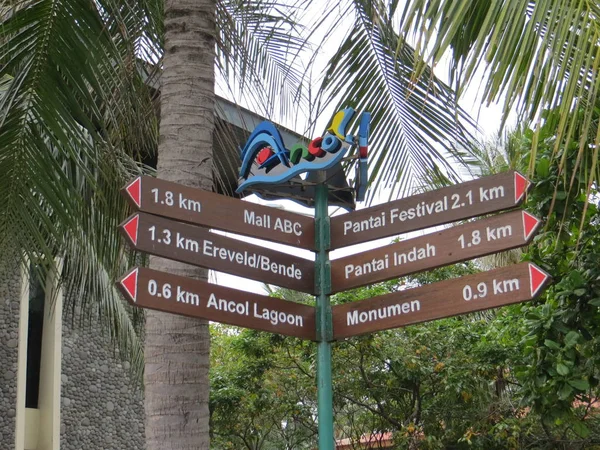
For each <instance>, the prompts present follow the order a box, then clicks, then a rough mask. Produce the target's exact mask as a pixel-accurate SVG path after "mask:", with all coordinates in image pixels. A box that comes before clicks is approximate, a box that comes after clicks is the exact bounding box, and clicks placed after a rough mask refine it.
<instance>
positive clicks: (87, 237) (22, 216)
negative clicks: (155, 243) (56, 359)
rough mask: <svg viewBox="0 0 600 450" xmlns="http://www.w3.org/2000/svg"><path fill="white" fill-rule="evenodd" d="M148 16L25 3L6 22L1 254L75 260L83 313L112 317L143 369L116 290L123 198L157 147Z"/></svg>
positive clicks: (2, 41)
mask: <svg viewBox="0 0 600 450" xmlns="http://www.w3.org/2000/svg"><path fill="white" fill-rule="evenodd" d="M146 14H147V12H146V11H145V10H141V9H133V8H130V7H128V4H127V3H126V2H119V1H116V0H115V1H113V0H105V1H104V0H102V1H97V2H73V1H70V0H37V1H36V0H21V1H17V2H14V6H13V8H12V9H11V10H10V11H9V12H8V13H5V14H3V15H2V16H1V17H0V30H1V32H0V33H1V34H0V55H1V57H0V59H1V60H2V61H3V65H2V66H0V80H2V82H1V83H0V173H2V175H3V176H2V177H1V179H0V229H2V233H1V234H0V258H2V257H3V255H4V250H5V249H7V248H12V249H18V251H19V252H21V254H22V256H23V257H24V258H28V259H30V260H40V259H41V260H44V261H46V267H44V268H45V269H46V270H51V269H56V268H55V267H52V265H53V264H54V263H53V261H55V259H56V258H59V259H62V260H64V261H65V265H64V270H63V271H62V273H61V275H62V282H63V283H64V284H65V285H66V286H69V287H70V288H74V287H79V288H80V289H77V290H74V291H73V294H75V295H77V299H76V300H77V302H78V304H79V305H80V306H82V307H83V309H82V313H84V314H87V313H89V311H91V310H93V309H96V310H98V309H103V310H104V314H105V316H104V317H105V319H106V320H107V322H111V323H113V324H114V325H115V326H116V327H115V329H114V330H112V331H111V336H112V337H113V338H115V339H117V340H118V341H119V342H120V343H121V344H123V349H124V350H125V351H124V352H123V353H124V354H123V356H124V357H127V358H129V359H131V360H132V362H134V363H135V362H136V361H138V360H139V357H140V355H141V347H140V344H139V341H138V340H137V338H136V337H135V333H134V328H135V320H133V318H132V316H131V315H130V314H129V313H128V312H127V311H126V308H124V307H123V305H120V306H119V304H118V303H119V302H122V301H120V300H118V296H117V295H116V293H115V292H114V288H113V287H112V285H111V284H112V281H114V280H115V279H116V278H117V277H118V276H119V275H121V274H122V270H123V263H122V256H121V255H119V253H118V252H119V246H120V241H119V237H118V235H117V230H116V225H117V224H118V222H119V220H121V219H122V217H124V215H125V204H124V201H123V200H122V199H121V197H120V195H119V192H118V191H119V188H120V187H121V186H122V185H123V184H124V182H125V181H126V180H127V179H129V178H130V176H131V175H132V174H134V173H140V172H141V171H142V167H141V166H140V165H139V164H138V163H137V162H136V159H135V158H134V157H133V155H140V154H144V153H147V152H149V151H151V150H152V149H153V148H155V147H156V141H157V125H156V120H155V119H154V109H153V107H152V99H151V97H150V94H149V91H148V89H147V88H146V87H145V85H144V83H143V80H141V78H140V76H139V73H138V72H137V68H136V54H135V52H136V45H137V44H135V42H141V41H142V40H145V41H146V42H148V39H149V38H148V37H147V36H150V35H151V33H150V32H149V31H148V22H149V20H148V19H147V17H145V16H146ZM132 42H133V44H132ZM140 45H141V44H140ZM145 45H146V44H145ZM86 308H88V309H86Z"/></svg>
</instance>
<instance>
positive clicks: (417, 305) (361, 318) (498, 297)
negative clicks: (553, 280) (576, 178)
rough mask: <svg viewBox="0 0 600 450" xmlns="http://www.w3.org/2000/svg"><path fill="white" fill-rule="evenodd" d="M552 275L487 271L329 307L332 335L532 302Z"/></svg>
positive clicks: (519, 269)
mask: <svg viewBox="0 0 600 450" xmlns="http://www.w3.org/2000/svg"><path fill="white" fill-rule="evenodd" d="M549 278H550V276H549V275H548V274H547V273H546V272H544V271H543V270H541V269H540V268H538V267H537V266H536V265H535V264H531V263H521V264H517V265H514V266H509V267H504V268H502V269H496V270H492V271H490V272H483V273H478V274H476V275H469V276H466V277H462V278H457V279H454V280H447V281H441V282H438V283H433V284H429V285H425V286H422V287H419V288H415V289H407V290H404V291H400V292H394V293H392V294H387V295H382V296H379V297H374V298H371V299H369V300H363V301H360V302H354V303H347V304H345V305H339V306H334V307H333V337H334V339H342V338H346V337H349V336H356V335H359V334H364V333H370V332H373V331H380V330H387V329H389V328H398V327H403V326H406V325H411V324H414V323H419V322H427V321H430V320H435V319H441V318H444V317H451V316H456V315H459V314H465V313H470V312H474V311H481V310H484V309H490V308H496V307H499V306H503V305H509V304H511V303H519V302H524V301H527V300H531V299H533V298H535V297H536V296H537V295H538V294H539V293H540V292H541V290H542V288H543V287H544V285H545V284H546V283H547V281H548V280H549Z"/></svg>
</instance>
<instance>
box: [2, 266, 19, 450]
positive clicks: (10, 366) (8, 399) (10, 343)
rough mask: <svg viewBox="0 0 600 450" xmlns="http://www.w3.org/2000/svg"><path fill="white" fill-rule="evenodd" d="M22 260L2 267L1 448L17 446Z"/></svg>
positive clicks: (4, 449) (11, 448)
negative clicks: (16, 416)
mask: <svg viewBox="0 0 600 450" xmlns="http://www.w3.org/2000/svg"><path fill="white" fill-rule="evenodd" d="M18 267H19V265H18V263H16V262H15V264H14V265H9V267H0V448H1V449H2V450H14V448H15V414H16V404H17V361H18V356H19V355H18V342H19V340H18V339H19V334H18V333H19V309H20V296H21V279H20V271H19V270H18Z"/></svg>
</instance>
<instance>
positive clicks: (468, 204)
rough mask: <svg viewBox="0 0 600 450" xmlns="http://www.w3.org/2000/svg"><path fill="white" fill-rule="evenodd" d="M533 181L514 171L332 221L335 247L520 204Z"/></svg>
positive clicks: (346, 215)
mask: <svg viewBox="0 0 600 450" xmlns="http://www.w3.org/2000/svg"><path fill="white" fill-rule="evenodd" d="M529 186H530V182H529V180H527V178H525V177H524V176H523V175H521V174H520V173H518V172H515V171H510V172H505V173H501V174H498V175H491V176H488V177H483V178H479V179H477V180H473V181H469V182H466V183H461V184H456V185H454V186H449V187H446V188H442V189H438V190H435V191H431V192H426V193H424V194H419V195H414V196H411V197H408V198H404V199H401V200H395V201H392V202H388V203H384V204H382V205H376V206H373V207H371V208H365V209H361V210H358V211H354V212H351V213H348V214H343V215H340V216H335V217H332V218H331V248H332V249H336V248H340V247H345V246H348V245H352V244H358V243H361V242H368V241H372V240H375V239H379V238H384V237H389V236H395V235H398V234H401V233H408V232H410V231H416V230H422V229H424V228H429V227H432V226H436V225H443V224H446V223H451V222H456V221H458V220H464V219H468V218H471V217H476V216H481V215H484V214H488V213H492V212H497V211H502V210H505V209H510V208H513V207H515V206H517V205H519V204H520V203H521V202H522V201H523V199H524V198H525V193H526V192H527V190H528V189H529Z"/></svg>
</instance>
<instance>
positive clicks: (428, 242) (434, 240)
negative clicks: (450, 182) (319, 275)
mask: <svg viewBox="0 0 600 450" xmlns="http://www.w3.org/2000/svg"><path fill="white" fill-rule="evenodd" d="M539 224H540V221H539V219H537V218H536V217H534V216H532V215H531V214H529V213H527V212H525V211H512V212H508V213H504V214H498V215H496V216H493V217H489V218H486V219H481V220H477V221H474V222H469V223H467V224H464V225H458V226H455V227H452V228H447V229H445V230H443V231H439V232H436V233H431V234H428V235H425V236H422V237H418V238H414V239H408V240H406V241H401V242H398V243H395V244H391V245H387V246H385V247H380V248H377V249H374V250H369V251H366V252H363V253H358V254H356V255H351V256H347V257H345V258H340V259H336V260H333V261H331V285H332V292H339V291H344V290H346V289H350V288H354V287H358V286H364V285H367V284H371V283H376V282H378V281H384V280H389V279H391V278H395V277H399V276H403V275H408V274H410V273H414V272H420V271H423V270H427V269H433V268H435V267H440V266H445V265H447V264H452V263H456V262H459V261H465V260H467V259H472V258H477V257H479V256H484V255H489V254H491V253H496V252H499V251H502V250H509V249H511V248H516V247H522V246H523V245H525V244H527V243H528V242H529V241H530V240H531V238H532V237H533V235H534V232H535V230H536V229H537V227H538V225H539Z"/></svg>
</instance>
